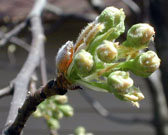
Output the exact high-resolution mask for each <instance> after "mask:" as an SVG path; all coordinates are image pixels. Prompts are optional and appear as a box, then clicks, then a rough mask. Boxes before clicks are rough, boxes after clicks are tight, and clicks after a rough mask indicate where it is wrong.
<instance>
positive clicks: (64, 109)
mask: <svg viewBox="0 0 168 135" xmlns="http://www.w3.org/2000/svg"><path fill="white" fill-rule="evenodd" d="M58 107H59V109H60V110H61V111H62V112H63V114H64V115H65V116H66V117H72V116H73V114H74V112H73V108H72V107H71V106H69V105H59V106H58Z"/></svg>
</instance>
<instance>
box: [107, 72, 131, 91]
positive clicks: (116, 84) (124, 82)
mask: <svg viewBox="0 0 168 135" xmlns="http://www.w3.org/2000/svg"><path fill="white" fill-rule="evenodd" d="M107 82H108V85H109V86H110V87H111V88H112V89H114V91H116V92H119V93H120V92H121V93H123V92H126V90H127V89H128V88H130V87H132V86H133V80H132V79H131V78H130V77H129V73H128V72H125V71H114V72H112V73H111V74H110V75H109V76H108V80H107Z"/></svg>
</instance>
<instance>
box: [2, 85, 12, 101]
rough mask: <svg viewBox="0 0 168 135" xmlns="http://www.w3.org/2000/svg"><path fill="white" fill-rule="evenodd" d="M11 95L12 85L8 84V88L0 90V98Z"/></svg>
mask: <svg viewBox="0 0 168 135" xmlns="http://www.w3.org/2000/svg"><path fill="white" fill-rule="evenodd" d="M12 93H13V85H12V84H10V85H9V86H7V87H5V88H3V89H0V98H2V97H5V96H8V95H12Z"/></svg>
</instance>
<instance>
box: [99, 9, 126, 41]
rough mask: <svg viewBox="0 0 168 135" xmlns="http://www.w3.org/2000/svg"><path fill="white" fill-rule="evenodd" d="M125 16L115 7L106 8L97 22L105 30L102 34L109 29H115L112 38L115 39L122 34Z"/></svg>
mask: <svg viewBox="0 0 168 135" xmlns="http://www.w3.org/2000/svg"><path fill="white" fill-rule="evenodd" d="M124 20H125V14H124V12H123V10H122V9H120V10H119V9H117V8H115V7H107V8H105V9H104V11H103V12H102V13H101V14H100V16H99V17H98V22H100V23H104V25H105V29H104V30H103V33H104V32H106V31H107V30H109V29H110V28H114V27H115V29H116V31H115V32H113V33H112V35H113V37H114V38H115V39H116V38H117V37H118V36H119V35H120V34H121V33H123V32H124V30H125V26H124Z"/></svg>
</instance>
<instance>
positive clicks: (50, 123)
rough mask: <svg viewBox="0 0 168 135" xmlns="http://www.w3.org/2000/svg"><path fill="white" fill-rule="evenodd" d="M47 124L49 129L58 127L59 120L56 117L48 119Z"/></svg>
mask: <svg viewBox="0 0 168 135" xmlns="http://www.w3.org/2000/svg"><path fill="white" fill-rule="evenodd" d="M47 124H48V126H49V128H50V129H55V130H56V129H59V128H60V124H59V121H58V120H56V119H52V118H51V119H49V120H47Z"/></svg>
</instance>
